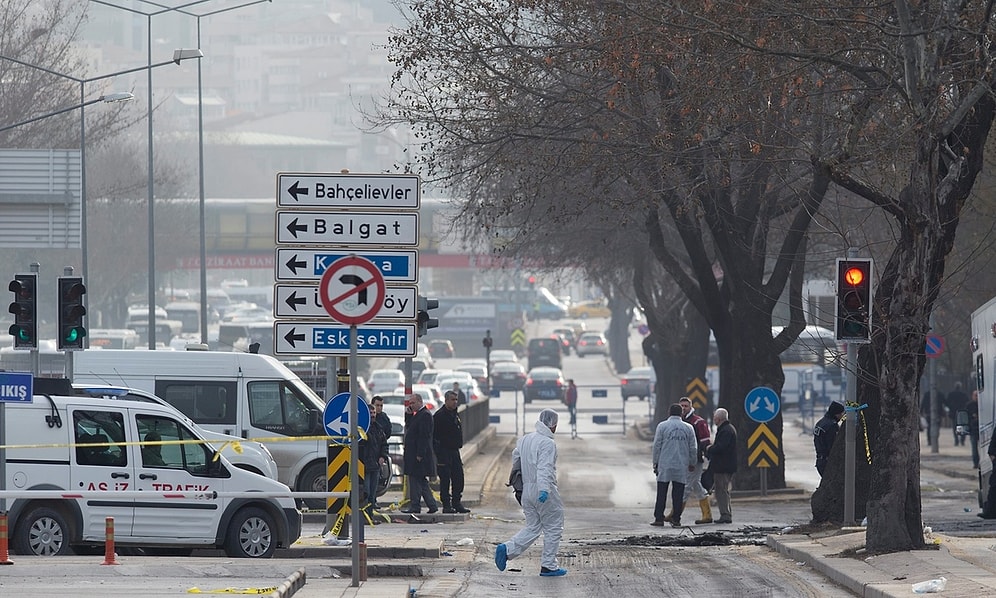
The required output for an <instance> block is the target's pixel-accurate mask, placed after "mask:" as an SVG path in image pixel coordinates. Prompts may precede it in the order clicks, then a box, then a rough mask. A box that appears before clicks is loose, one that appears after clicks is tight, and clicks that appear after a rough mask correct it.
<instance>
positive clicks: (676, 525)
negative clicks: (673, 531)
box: [671, 517, 681, 527]
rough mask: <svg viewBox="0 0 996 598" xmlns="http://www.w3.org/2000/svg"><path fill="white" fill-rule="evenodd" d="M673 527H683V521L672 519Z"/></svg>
mask: <svg viewBox="0 0 996 598" xmlns="http://www.w3.org/2000/svg"><path fill="white" fill-rule="evenodd" d="M671 527H681V519H675V518H674V517H672V518H671Z"/></svg>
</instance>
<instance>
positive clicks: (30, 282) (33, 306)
mask: <svg viewBox="0 0 996 598" xmlns="http://www.w3.org/2000/svg"><path fill="white" fill-rule="evenodd" d="M7 288H8V289H10V290H11V292H13V293H14V302H13V303H11V304H10V307H9V308H8V311H9V312H10V313H12V314H14V323H13V324H11V326H10V328H9V329H8V332H10V334H11V336H13V337H14V348H17V349H37V348H38V275H37V274H15V275H14V280H12V281H10V285H8V287H7Z"/></svg>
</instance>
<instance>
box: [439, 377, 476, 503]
mask: <svg viewBox="0 0 996 598" xmlns="http://www.w3.org/2000/svg"><path fill="white" fill-rule="evenodd" d="M443 399H444V403H443V408H442V409H440V410H438V411H436V414H435V415H434V416H432V419H433V426H432V427H433V440H434V443H433V447H434V448H435V449H436V471H437V472H438V473H439V498H440V499H442V501H443V513H470V509H468V508H467V507H465V506H463V503H461V502H460V500H461V498H462V497H463V461H462V460H461V459H460V448H461V447H463V425H462V424H461V423H460V415H459V414H458V413H457V408H458V406H459V402H460V397H459V395H457V393H455V392H453V391H452V390H448V391H446V394H445V395H443Z"/></svg>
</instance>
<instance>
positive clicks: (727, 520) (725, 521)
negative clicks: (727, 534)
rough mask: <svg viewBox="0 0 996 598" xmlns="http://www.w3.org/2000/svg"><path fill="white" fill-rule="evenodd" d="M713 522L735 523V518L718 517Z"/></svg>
mask: <svg viewBox="0 0 996 598" xmlns="http://www.w3.org/2000/svg"><path fill="white" fill-rule="evenodd" d="M713 523H733V520H732V519H717V520H716V521H713Z"/></svg>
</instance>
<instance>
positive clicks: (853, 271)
mask: <svg viewBox="0 0 996 598" xmlns="http://www.w3.org/2000/svg"><path fill="white" fill-rule="evenodd" d="M864 281H865V272H864V270H862V269H861V268H854V267H852V268H848V269H847V270H846V271H845V272H844V282H846V283H847V284H849V285H851V286H852V287H856V286H858V285H859V284H861V283H862V282H864Z"/></svg>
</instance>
